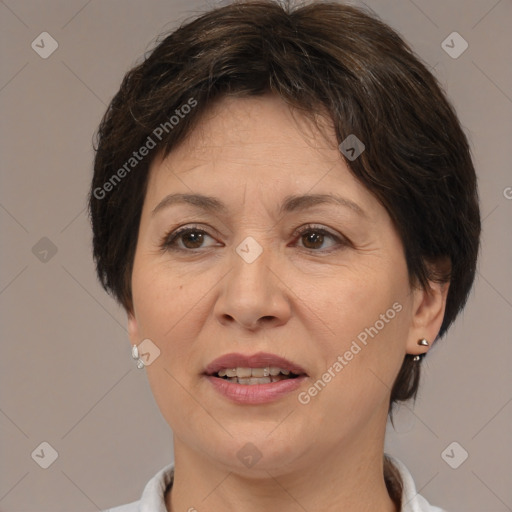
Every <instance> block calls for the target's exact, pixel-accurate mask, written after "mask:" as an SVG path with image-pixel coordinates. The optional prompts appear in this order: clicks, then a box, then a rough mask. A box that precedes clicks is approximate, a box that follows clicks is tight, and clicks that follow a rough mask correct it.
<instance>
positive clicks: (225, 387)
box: [204, 352, 308, 405]
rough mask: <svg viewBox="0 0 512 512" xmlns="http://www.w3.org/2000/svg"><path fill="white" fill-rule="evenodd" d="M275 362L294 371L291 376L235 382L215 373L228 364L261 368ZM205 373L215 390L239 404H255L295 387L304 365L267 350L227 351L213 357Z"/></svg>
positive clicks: (305, 377) (278, 366) (298, 382)
mask: <svg viewBox="0 0 512 512" xmlns="http://www.w3.org/2000/svg"><path fill="white" fill-rule="evenodd" d="M266 366H274V367H277V368H281V369H283V370H289V371H290V372H291V373H294V374H296V375H297V377H294V378H292V379H284V380H280V381H277V382H270V383H268V384H252V385H246V384H238V383H235V382H230V381H228V380H226V379H222V378H220V377H217V376H216V373H217V372H218V371H219V370H224V369H227V368H264V367H266ZM204 376H205V377H206V379H207V380H208V381H209V382H210V384H211V385H212V386H213V388H214V390H215V391H217V392H218V393H220V394H221V395H223V396H224V397H226V398H227V399H229V400H231V401H232V402H235V403H238V404H247V405H257V404H264V403H268V402H274V401H276V400H279V399H280V398H282V397H283V396H285V395H287V394H288V393H291V392H293V391H295V390H296V389H297V388H299V387H300V386H301V384H302V383H303V382H304V381H305V380H306V379H307V377H308V375H307V373H306V371H305V370H304V368H302V367H301V366H299V365H298V364H296V363H293V362H292V361H289V360H288V359H285V358H283V357H281V356H277V355H275V354H270V353H268V352H258V353H257V354H252V355H245V354H236V353H232V354H226V355H223V356H221V357H218V358H217V359H215V360H213V361H212V362H211V363H210V364H208V366H207V367H206V369H205V372H204Z"/></svg>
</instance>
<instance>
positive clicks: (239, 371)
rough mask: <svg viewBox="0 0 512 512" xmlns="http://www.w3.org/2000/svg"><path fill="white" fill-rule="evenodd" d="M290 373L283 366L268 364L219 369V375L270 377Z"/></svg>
mask: <svg viewBox="0 0 512 512" xmlns="http://www.w3.org/2000/svg"><path fill="white" fill-rule="evenodd" d="M280 373H282V374H283V375H289V374H290V370H284V369H283V368H277V367H276V366H267V367H265V368H241V367H238V368H226V369H225V370H219V372H218V375H219V377H239V378H242V379H243V378H247V377H268V376H269V375H273V376H276V375H279V374H280Z"/></svg>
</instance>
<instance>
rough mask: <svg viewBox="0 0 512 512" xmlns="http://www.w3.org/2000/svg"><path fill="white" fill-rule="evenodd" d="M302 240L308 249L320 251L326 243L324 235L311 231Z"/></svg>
mask: <svg viewBox="0 0 512 512" xmlns="http://www.w3.org/2000/svg"><path fill="white" fill-rule="evenodd" d="M301 238H302V241H303V244H304V246H305V247H306V249H320V248H321V246H322V244H323V241H324V235H323V234H322V233H318V232H315V231H309V232H308V234H306V235H302V237H301Z"/></svg>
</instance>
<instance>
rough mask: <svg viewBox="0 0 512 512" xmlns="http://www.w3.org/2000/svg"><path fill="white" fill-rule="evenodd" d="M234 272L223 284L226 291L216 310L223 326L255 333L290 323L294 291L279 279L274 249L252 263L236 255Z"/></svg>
mask: <svg viewBox="0 0 512 512" xmlns="http://www.w3.org/2000/svg"><path fill="white" fill-rule="evenodd" d="M231 269H232V270H231V271H230V272H228V274H227V275H226V277H225V279H223V280H222V283H223V288H222V290H221V293H220V295H219V297H218V299H217V302H216V304H215V308H214V313H215V316H216V317H217V319H218V321H219V322H220V323H221V324H223V325H230V324H232V325H233V324H238V325H239V326H240V327H242V328H244V329H246V330H250V331H255V330H258V329H261V328H265V327H277V326H279V325H283V324H285V323H286V322H288V320H289V318H290V316H291V302H290V292H289V290H290V288H289V286H287V285H286V283H285V282H284V281H283V279H282V277H281V276H280V275H279V274H280V272H279V270H278V269H279V266H278V265H277V264H276V258H274V257H273V256H272V254H271V250H270V249H268V248H267V249H264V250H263V252H262V253H261V254H260V255H259V256H258V258H256V260H254V261H252V262H250V263H249V262H248V261H246V260H244V259H243V258H242V257H241V256H240V255H239V254H238V253H237V252H236V251H233V256H232V265H231Z"/></svg>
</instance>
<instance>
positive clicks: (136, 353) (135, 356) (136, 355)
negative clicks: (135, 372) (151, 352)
mask: <svg viewBox="0 0 512 512" xmlns="http://www.w3.org/2000/svg"><path fill="white" fill-rule="evenodd" d="M132 357H133V359H135V360H136V361H137V368H138V369H139V370H140V369H142V368H144V363H143V362H142V359H141V358H140V357H139V349H138V348H137V345H133V346H132Z"/></svg>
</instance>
